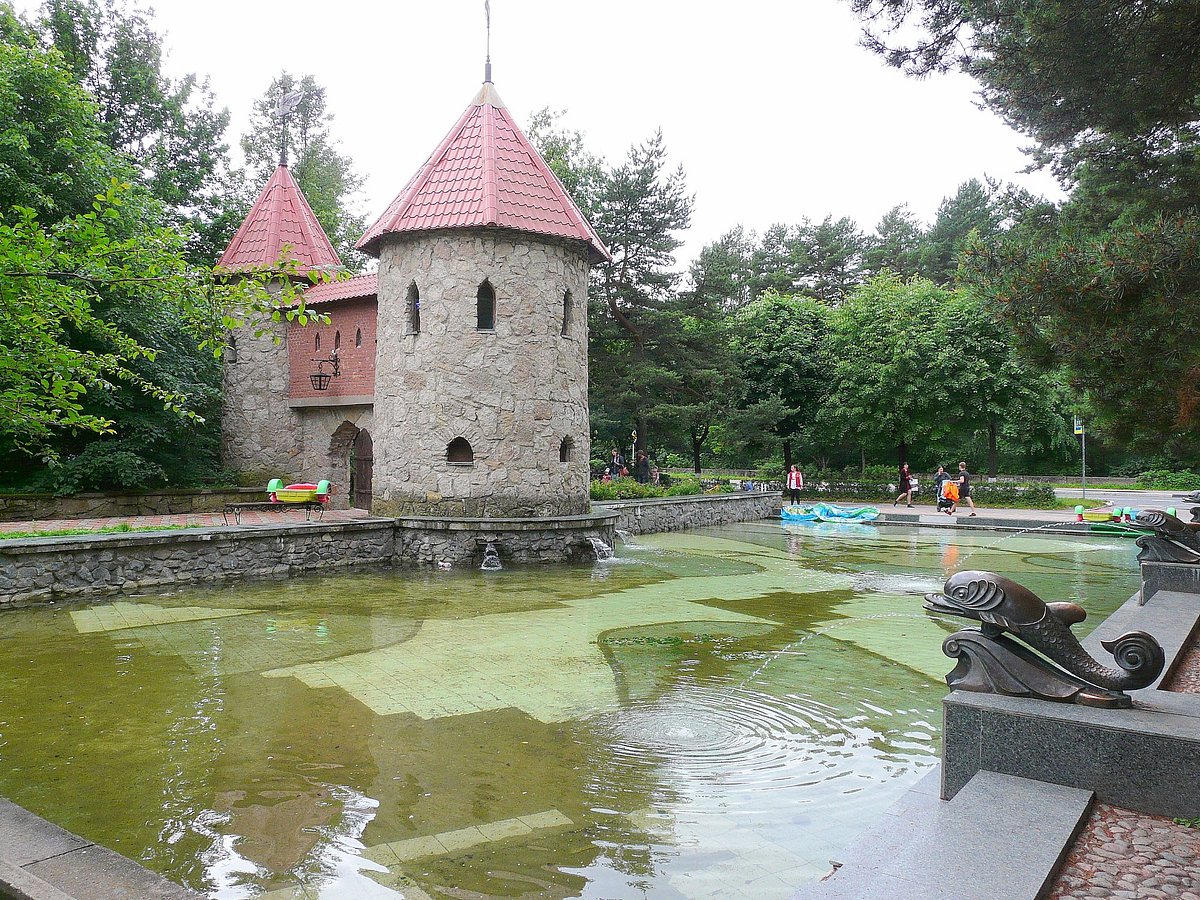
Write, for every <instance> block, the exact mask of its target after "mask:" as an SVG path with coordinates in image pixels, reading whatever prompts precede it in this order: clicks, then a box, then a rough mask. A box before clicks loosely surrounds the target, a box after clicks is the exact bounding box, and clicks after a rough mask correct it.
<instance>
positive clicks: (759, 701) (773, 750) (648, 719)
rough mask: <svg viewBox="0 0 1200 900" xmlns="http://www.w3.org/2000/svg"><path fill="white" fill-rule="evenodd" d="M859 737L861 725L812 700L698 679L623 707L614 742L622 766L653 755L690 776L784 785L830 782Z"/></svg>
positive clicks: (615, 757) (748, 784)
mask: <svg viewBox="0 0 1200 900" xmlns="http://www.w3.org/2000/svg"><path fill="white" fill-rule="evenodd" d="M853 740H854V734H853V729H849V730H848V729H847V728H846V723H844V722H843V721H842V720H841V718H840V717H839V716H838V715H837V714H836V712H835V711H834V710H833V709H832V708H831V707H828V706H826V705H824V704H822V703H819V702H817V701H814V700H812V699H811V698H808V697H803V696H797V695H789V696H786V697H775V696H771V695H769V694H764V693H762V692H759V691H755V690H752V689H749V688H745V687H735V686H727V687H723V688H717V689H713V688H704V687H700V686H697V685H693V686H691V687H689V689H688V691H687V692H686V693H683V694H678V695H673V696H671V697H669V698H667V699H665V700H661V701H658V702H655V703H652V704H646V705H641V706H635V707H633V708H631V709H625V710H623V711H622V712H621V713H619V714H618V715H617V718H616V721H615V722H613V733H612V740H611V743H610V744H609V748H610V750H611V752H612V754H613V762H614V763H615V764H616V765H618V766H620V765H632V766H638V767H643V766H645V765H646V763H647V761H648V759H652V760H654V761H656V762H658V763H660V764H665V765H666V766H667V767H668V768H669V769H670V770H671V772H672V773H674V774H675V775H677V776H679V777H682V778H684V779H687V780H699V781H719V782H720V783H722V784H724V785H726V786H745V787H752V786H755V785H761V786H763V787H771V788H780V787H787V786H789V785H799V784H811V783H813V782H814V781H825V780H827V779H828V778H829V777H830V775H831V774H833V773H831V772H830V758H831V754H832V755H833V756H837V755H838V754H839V753H841V751H842V749H843V748H844V747H845V746H846V744H847V743H848V742H850V741H853ZM836 768H840V766H837V767H836Z"/></svg>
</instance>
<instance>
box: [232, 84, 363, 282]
mask: <svg viewBox="0 0 1200 900" xmlns="http://www.w3.org/2000/svg"><path fill="white" fill-rule="evenodd" d="M292 93H299V94H300V100H299V103H298V104H297V105H296V107H295V109H294V111H293V112H292V113H290V114H289V119H288V126H287V129H286V132H285V130H284V129H283V127H282V124H281V122H280V116H279V103H280V101H281V100H282V99H283V97H284V96H286V95H288V94H292ZM332 122H333V114H332V113H331V112H329V110H328V106H327V103H326V93H325V88H324V87H323V86H322V85H320V84H319V83H318V82H317V80H316V79H315V78H313V76H311V75H305V76H304V77H303V78H299V79H297V78H296V77H294V76H293V75H291V74H290V73H288V72H281V73H280V74H279V76H278V77H277V78H275V79H274V80H273V81H272V82H271V85H270V87H268V88H267V91H266V93H265V94H264V95H263V96H262V97H260V98H259V99H258V100H255V101H254V107H253V110H252V112H251V114H250V128H249V130H248V131H247V132H246V134H245V135H244V136H243V137H242V149H243V151H245V154H246V165H247V166H248V167H249V169H250V171H251V173H252V174H253V175H254V177H255V179H256V181H257V184H258V185H259V187H261V185H262V184H264V183H265V182H266V180H267V179H268V178H270V177H271V173H272V172H274V171H275V169H276V168H277V167H278V166H279V164H280V160H281V158H286V159H287V160H288V163H289V166H290V168H291V170H292V174H293V176H294V177H295V179H296V183H297V184H299V185H300V189H301V190H302V191H304V196H305V197H306V198H307V199H308V204H309V206H311V207H312V211H313V214H314V215H315V216H316V217H317V221H318V222H320V223H321V227H322V228H323V229H325V233H326V234H327V235H328V236H329V240H330V241H332V242H333V246H334V247H335V248H336V250H337V252H338V255H339V256H341V258H342V262H343V264H344V265H345V266H346V267H347V268H348V269H350V270H352V271H356V270H361V269H362V268H363V266H364V265H365V264H366V257H365V256H363V254H361V253H359V252H358V251H357V250H355V249H354V244H355V242H356V241H357V240H358V239H359V238H360V237H362V233H363V231H365V230H366V223H365V221H364V219H363V217H362V215H361V214H360V213H359V212H358V210H357V207H356V205H355V195H356V194H357V193H358V190H359V188H360V187H361V186H362V178H361V176H359V174H358V173H357V172H356V171H355V170H354V162H353V160H351V159H350V157H349V156H348V155H346V154H344V153H342V152H341V151H340V150H339V149H338V144H337V142H336V141H335V140H334V138H333V132H332V128H331V127H330V126H331V123H332ZM285 137H286V140H285ZM281 154H282V157H281Z"/></svg>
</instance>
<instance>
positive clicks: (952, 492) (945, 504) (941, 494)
mask: <svg viewBox="0 0 1200 900" xmlns="http://www.w3.org/2000/svg"><path fill="white" fill-rule="evenodd" d="M957 503H958V482H957V481H954V480H952V479H950V478H947V479H946V480H945V481H943V482H942V489H941V490H940V491H938V498H937V511H938V512H944V513H949V512H950V510H952V509H954V507H955V505H956V504H957Z"/></svg>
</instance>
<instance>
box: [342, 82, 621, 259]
mask: <svg viewBox="0 0 1200 900" xmlns="http://www.w3.org/2000/svg"><path fill="white" fill-rule="evenodd" d="M479 227H484V228H511V229H514V230H517V231H525V232H532V233H533V234H545V235H553V236H555V237H562V238H572V239H575V240H579V241H583V242H584V243H586V244H587V245H588V249H589V255H590V256H591V258H592V261H593V262H599V261H601V260H605V259H611V258H612V257H611V256H610V255H609V252H608V249H607V248H606V247H605V246H604V242H603V241H601V240H600V237H599V236H598V235H597V234H596V232H595V230H593V228H592V226H591V225H589V224H588V221H587V219H585V218H584V217H583V213H581V212H580V211H579V208H578V207H577V206H576V205H575V203H574V202H573V201H572V200H571V198H570V197H568V196H567V192H566V191H565V190H564V189H563V186H562V185H561V184H560V183H559V181H558V178H556V177H555V175H554V173H553V172H551V171H550V167H549V166H547V165H546V163H545V161H544V160H543V159H542V158H541V156H540V155H538V152H537V151H536V150H534V149H533V146H532V145H531V144H530V143H529V139H528V138H527V137H525V135H524V134H522V133H521V129H520V128H518V127H517V126H516V124H515V123H514V122H513V120H512V116H511V115H510V114H509V112H508V110H507V109H505V107H504V102H503V101H502V100H501V99H500V95H499V94H497V93H496V88H495V87H494V86H493V85H492V83H491V82H490V81H487V82H484V85H483V87H482V88H481V89H480V91H479V93H478V94H477V95H476V97H475V99H474V100H472V101H471V105H470V106H468V107H467V111H466V112H464V113H463V114H462V117H461V118H460V119H459V120H458V122H457V123H455V125H454V127H453V128H451V129H450V133H449V134H447V135H446V137H445V139H444V140H443V141H442V142H441V143H440V144H439V145H438V147H437V149H436V150H434V151H433V154H432V155H431V156H430V157H429V159H427V160H426V161H425V164H424V165H423V166H421V168H420V169H419V170H418V171H417V174H416V175H414V176H413V177H412V179H411V180H410V181H409V182H408V184H407V185H405V187H404V190H402V191H401V192H400V194H399V196H397V197H396V199H395V200H393V201H392V203H391V205H390V206H389V207H388V208H387V210H386V211H385V212H384V214H383V215H382V216H380V217H379V219H378V221H376V222H375V224H374V225H372V226H371V227H370V228H368V229H367V233H366V234H364V235H363V236H362V239H361V240H360V241H359V242H358V244H357V245H356V246H357V247H358V248H359V249H360V250H364V251H366V252H367V253H370V254H371V255H372V256H378V255H379V241H380V239H381V238H382V237H383V236H384V235H386V234H396V233H399V232H419V231H437V230H441V229H446V228H479Z"/></svg>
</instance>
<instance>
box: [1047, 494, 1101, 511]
mask: <svg viewBox="0 0 1200 900" xmlns="http://www.w3.org/2000/svg"><path fill="white" fill-rule="evenodd" d="M1104 505H1105V504H1104V501H1103V500H1093V499H1092V498H1091V497H1089V498H1088V499H1086V500H1080V499H1079V498H1078V497H1058V498H1057V499H1056V500H1055V501H1054V508H1055V509H1074V508H1075V507H1077V506H1082V507H1083V508H1084V509H1095V508H1096V507H1097V506H1104Z"/></svg>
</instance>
